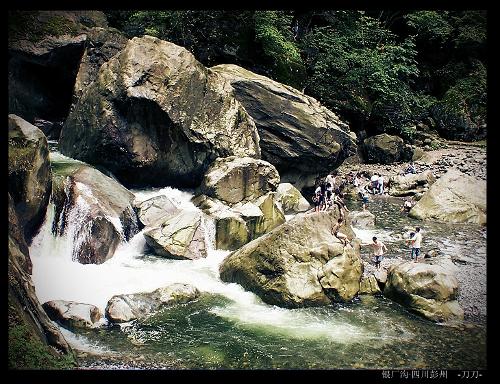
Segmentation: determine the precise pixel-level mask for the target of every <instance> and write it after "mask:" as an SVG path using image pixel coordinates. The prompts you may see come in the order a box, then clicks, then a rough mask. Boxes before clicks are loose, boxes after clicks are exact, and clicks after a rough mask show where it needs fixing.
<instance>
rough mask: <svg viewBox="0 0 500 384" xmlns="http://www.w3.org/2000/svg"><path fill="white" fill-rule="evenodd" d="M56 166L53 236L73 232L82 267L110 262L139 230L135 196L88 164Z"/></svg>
mask: <svg viewBox="0 0 500 384" xmlns="http://www.w3.org/2000/svg"><path fill="white" fill-rule="evenodd" d="M52 167H53V193H52V200H53V202H54V205H55V207H56V212H55V218H54V223H53V226H52V231H53V233H54V234H55V235H59V236H62V235H64V234H66V233H68V231H72V233H70V234H69V236H73V238H74V242H75V246H74V248H73V255H72V257H73V259H74V260H78V261H79V262H80V263H82V264H101V263H103V262H104V261H106V260H108V259H110V258H111V257H112V256H113V254H114V252H115V250H116V247H118V244H120V243H121V242H122V241H124V240H129V239H130V238H132V236H133V235H135V234H136V233H137V232H138V231H139V227H138V223H137V215H136V213H135V211H134V209H133V207H132V203H133V200H134V195H133V194H132V193H131V192H130V191H128V190H127V189H126V188H125V187H123V186H122V185H121V184H120V183H118V182H117V181H116V180H114V179H112V178H110V177H108V176H106V175H104V174H103V173H102V172H100V171H98V170H97V169H95V168H93V167H91V166H89V165H88V164H85V163H81V162H76V161H69V162H68V161H65V160H61V161H53V162H52Z"/></svg>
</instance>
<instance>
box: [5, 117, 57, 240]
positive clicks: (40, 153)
mask: <svg viewBox="0 0 500 384" xmlns="http://www.w3.org/2000/svg"><path fill="white" fill-rule="evenodd" d="M51 188H52V174H51V170H50V162H49V148H48V144H47V139H46V138H45V136H44V134H43V133H42V131H40V130H39V129H38V128H37V127H35V126H34V125H31V124H30V123H28V122H27V121H25V120H23V119H21V118H20V117H18V116H16V115H9V194H10V195H11V197H12V199H13V200H14V204H15V209H16V212H17V215H18V217H19V221H20V225H21V227H22V228H23V229H24V236H25V238H26V240H27V241H28V242H31V239H32V237H33V235H34V234H35V233H36V231H37V229H38V228H39V227H40V225H41V223H42V221H43V218H44V216H45V211H46V209H47V205H48V203H49V198H50V191H51Z"/></svg>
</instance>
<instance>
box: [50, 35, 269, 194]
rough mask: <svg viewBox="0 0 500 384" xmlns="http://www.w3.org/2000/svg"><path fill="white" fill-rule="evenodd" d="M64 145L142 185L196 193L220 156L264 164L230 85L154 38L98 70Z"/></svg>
mask: <svg viewBox="0 0 500 384" xmlns="http://www.w3.org/2000/svg"><path fill="white" fill-rule="evenodd" d="M59 146H60V150H61V152H62V153H64V154H65V155H68V156H70V157H73V158H76V159H80V160H83V161H86V162H88V163H90V164H95V165H100V166H103V167H105V168H107V169H109V170H110V171H111V172H112V173H113V174H114V175H116V177H117V178H118V179H119V180H120V181H122V182H123V183H125V184H126V185H137V186H140V185H152V186H164V185H173V186H183V187H195V186H197V185H199V184H200V182H201V179H202V176H203V174H204V172H205V171H206V169H207V168H208V166H209V165H210V164H211V163H212V161H213V160H215V159H216V158H217V157H227V156H232V155H234V156H239V157H244V156H249V157H255V158H259V157H260V148H259V136H258V133H257V129H256V128H255V124H254V122H253V120H252V119H251V118H250V117H249V116H248V114H247V113H246V111H245V109H244V108H243V107H242V106H241V104H240V103H239V102H238V101H237V100H236V99H235V98H234V95H233V90H232V88H231V86H230V85H229V83H228V82H227V81H226V80H225V79H224V78H223V77H222V76H220V75H218V74H216V73H214V72H213V71H210V70H207V69H206V68H205V67H204V66H203V65H202V64H201V63H199V62H198V61H196V59H195V58H194V56H193V55H192V54H191V53H189V52H188V51H187V50H186V49H184V48H182V47H179V46H177V45H175V44H172V43H169V42H166V41H163V40H160V39H157V38H154V37H151V36H144V37H141V38H138V37H135V38H133V39H131V40H129V41H128V43H127V45H126V46H125V48H124V49H123V50H122V51H120V53H118V54H116V55H115V56H113V57H112V58H111V59H110V60H109V61H107V62H106V63H105V64H103V65H102V66H101V67H100V69H99V72H98V76H97V79H96V81H94V82H93V83H91V84H90V85H89V86H88V87H87V88H86V89H85V91H84V92H83V93H82V95H81V97H80V98H79V100H78V102H77V103H76V104H75V106H74V108H73V110H72V111H71V113H70V114H69V116H68V118H67V119H66V122H65V124H64V127H63V130H62V132H61V138H60V141H59Z"/></svg>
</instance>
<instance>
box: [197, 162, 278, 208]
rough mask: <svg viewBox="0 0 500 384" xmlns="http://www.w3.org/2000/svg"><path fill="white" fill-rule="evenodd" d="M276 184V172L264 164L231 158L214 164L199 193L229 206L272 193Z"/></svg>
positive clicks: (273, 168) (272, 167)
mask: <svg viewBox="0 0 500 384" xmlns="http://www.w3.org/2000/svg"><path fill="white" fill-rule="evenodd" d="M279 182H280V176H279V174H278V171H277V170H276V168H275V167H274V166H273V165H272V164H270V163H268V162H267V161H264V160H258V159H253V158H251V157H243V158H238V157H235V156H230V157H225V158H219V159H217V160H215V161H214V162H213V164H212V165H211V166H210V168H209V169H208V170H207V172H206V173H205V176H204V177H203V182H202V184H201V186H200V191H201V193H203V194H205V195H207V196H210V197H214V198H217V199H219V200H222V201H223V202H225V203H227V204H229V205H232V204H236V203H239V202H242V201H244V202H246V201H250V200H254V199H256V198H258V197H260V196H262V195H265V194H266V193H268V192H270V191H275V190H276V188H278V184H279Z"/></svg>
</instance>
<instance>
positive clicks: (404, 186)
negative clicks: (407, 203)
mask: <svg viewBox="0 0 500 384" xmlns="http://www.w3.org/2000/svg"><path fill="white" fill-rule="evenodd" d="M389 180H390V184H389V185H390V187H389V195H391V196H412V195H415V194H417V193H423V192H426V191H427V190H428V189H429V187H430V186H431V185H432V184H433V183H434V182H435V181H436V177H435V176H434V174H433V173H432V172H431V171H430V170H427V171H424V172H421V173H416V174H407V175H404V176H401V175H397V176H391V177H390V179H389Z"/></svg>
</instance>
